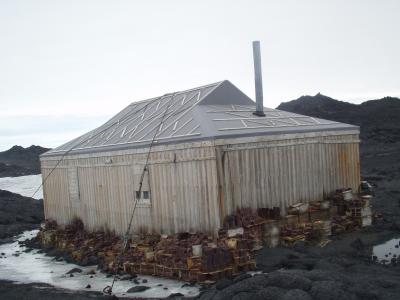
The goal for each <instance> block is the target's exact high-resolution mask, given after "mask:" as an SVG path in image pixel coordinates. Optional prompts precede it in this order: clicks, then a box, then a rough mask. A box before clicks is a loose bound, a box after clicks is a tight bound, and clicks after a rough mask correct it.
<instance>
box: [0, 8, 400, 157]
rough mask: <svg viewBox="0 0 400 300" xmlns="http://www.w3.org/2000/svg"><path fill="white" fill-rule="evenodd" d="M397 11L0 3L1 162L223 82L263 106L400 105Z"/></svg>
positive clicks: (399, 24)
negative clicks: (305, 102) (132, 110)
mask: <svg viewBox="0 0 400 300" xmlns="http://www.w3.org/2000/svg"><path fill="white" fill-rule="evenodd" d="M399 12H400V1H396V0H393V1H391V0H380V1H378V0H370V1H368V0H358V1H357V0H330V1H324V0H315V1H312V0H304V1H300V0H293V1H278V0H276V1H261V0H260V1H256V0H246V1H233V0H231V1H218V0H214V1H205V0H202V1H189V0H185V1H184V0H182V1H172V0H169V1H162V0H160V1H149V0H147V1H133V0H132V1H115V0H113V1H111V0H109V1H100V0H93V1H85V0H79V1H71V0H68V1H67V0H65V1H56V0H50V1H33V0H32V1H18V0H9V1H7V0H0V150H4V149H7V148H9V147H10V146H12V145H14V144H19V145H23V146H29V145H31V144H40V145H42V146H48V147H54V146H57V145H59V144H61V143H63V142H66V141H68V140H69V139H71V138H73V137H76V136H77V135H80V134H82V133H85V132H86V131H88V130H90V129H93V127H95V126H97V125H100V124H101V123H102V122H104V121H106V120H107V118H109V117H111V116H112V115H113V114H115V113H117V112H118V111H120V110H122V108H124V107H125V106H127V105H128V104H129V103H131V102H133V101H138V100H142V99H146V98H150V97H154V96H158V95H161V94H165V93H167V92H173V91H177V90H183V89H188V88H192V87H196V86H199V85H204V84H207V83H211V82H216V81H220V80H223V79H228V80H230V81H231V82H232V83H233V84H235V85H236V86H237V87H238V88H240V89H242V90H243V91H244V92H245V93H246V94H247V95H249V96H250V97H251V98H254V83H253V65H252V49H251V41H253V40H256V39H257V40H260V41H261V50H262V62H263V82H264V99H265V106H267V107H276V106H278V105H279V103H280V102H282V101H289V100H293V99H295V98H298V97H299V96H301V95H306V94H309V95H314V94H316V93H318V92H321V93H323V94H326V95H328V96H331V97H333V98H336V99H339V100H348V101H352V102H355V103H359V102H362V101H364V100H369V99H376V98H381V97H383V96H387V95H391V96H400V76H399V67H400V55H399V54H400V38H399V37H400V17H399V16H400V15H399Z"/></svg>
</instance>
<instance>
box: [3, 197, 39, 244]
mask: <svg viewBox="0 0 400 300" xmlns="http://www.w3.org/2000/svg"><path fill="white" fill-rule="evenodd" d="M43 220H44V214H43V200H36V199H32V198H29V197H23V196H21V195H18V194H14V193H11V192H8V191H3V190H0V244H1V243H3V242H7V240H3V239H6V238H10V237H13V236H14V235H17V234H20V233H22V232H23V231H25V230H32V229H35V228H38V226H39V224H40V223H41V222H42V221H43Z"/></svg>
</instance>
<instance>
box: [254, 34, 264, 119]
mask: <svg viewBox="0 0 400 300" xmlns="http://www.w3.org/2000/svg"><path fill="white" fill-rule="evenodd" d="M253 59H254V80H255V87H256V111H255V112H254V113H253V114H254V115H256V116H261V117H263V116H265V113H264V103H263V102H264V101H263V88H262V73H261V54H260V41H254V42H253Z"/></svg>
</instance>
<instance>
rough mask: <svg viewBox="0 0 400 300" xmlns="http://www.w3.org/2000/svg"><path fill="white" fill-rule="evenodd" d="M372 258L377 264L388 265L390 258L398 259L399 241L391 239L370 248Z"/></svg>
mask: <svg viewBox="0 0 400 300" xmlns="http://www.w3.org/2000/svg"><path fill="white" fill-rule="evenodd" d="M372 256H376V258H377V260H378V262H381V263H383V264H389V263H390V262H391V259H392V258H395V259H397V258H399V257H400V239H392V240H390V241H387V242H385V243H383V244H380V245H376V246H374V247H373V248H372Z"/></svg>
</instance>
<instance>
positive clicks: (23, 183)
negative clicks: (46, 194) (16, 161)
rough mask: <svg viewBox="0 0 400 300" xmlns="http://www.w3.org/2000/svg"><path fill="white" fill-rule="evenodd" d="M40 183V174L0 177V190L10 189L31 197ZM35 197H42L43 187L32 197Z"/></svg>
mask: <svg viewBox="0 0 400 300" xmlns="http://www.w3.org/2000/svg"><path fill="white" fill-rule="evenodd" d="M41 184H42V175H41V174H39V175H27V176H18V177H2V178H0V190H6V191H10V192H12V193H16V194H20V195H22V196H25V197H32V195H33V193H34V192H35V191H36V189H37V188H38V187H39V186H40V185H41ZM33 198H35V199H42V198H43V189H42V187H40V189H39V190H38V191H37V193H36V195H35V196H34V197H33Z"/></svg>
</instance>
